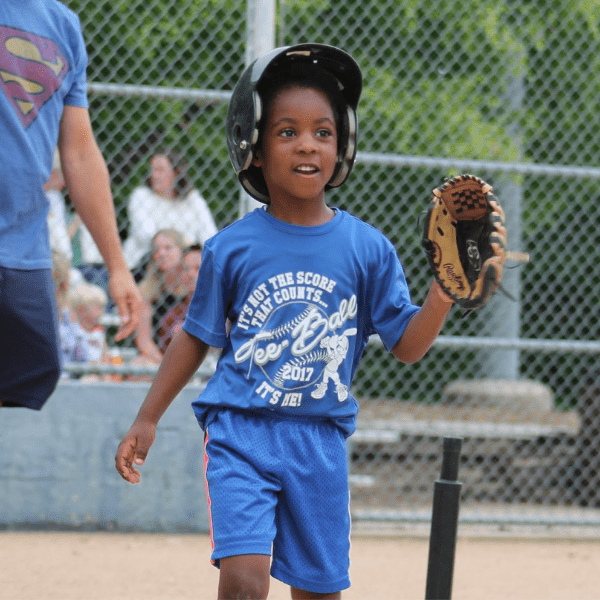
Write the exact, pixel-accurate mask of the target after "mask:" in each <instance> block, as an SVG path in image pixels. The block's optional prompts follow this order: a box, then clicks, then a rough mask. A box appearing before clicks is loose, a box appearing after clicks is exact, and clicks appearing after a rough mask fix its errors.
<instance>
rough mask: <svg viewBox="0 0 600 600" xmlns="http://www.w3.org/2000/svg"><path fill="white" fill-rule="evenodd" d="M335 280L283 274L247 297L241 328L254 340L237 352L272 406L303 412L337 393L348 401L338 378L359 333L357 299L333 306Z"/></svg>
mask: <svg viewBox="0 0 600 600" xmlns="http://www.w3.org/2000/svg"><path fill="white" fill-rule="evenodd" d="M336 285H337V283H336V281H334V280H332V279H330V278H328V277H326V276H325V275H320V274H317V273H311V272H305V271H298V272H296V273H293V272H286V273H280V274H278V275H276V276H274V277H270V278H269V279H268V280H267V281H266V282H264V283H261V284H260V285H258V286H257V287H256V288H255V289H254V290H253V291H252V292H251V294H250V295H249V297H248V298H247V300H246V302H245V304H244V306H243V309H242V311H241V313H240V315H239V316H238V319H237V322H236V325H235V326H236V327H237V328H239V329H241V330H242V331H243V332H244V333H246V339H247V334H251V337H250V338H249V339H247V341H245V342H244V343H242V344H241V345H240V346H239V347H238V348H237V350H236V352H235V355H234V358H235V361H236V363H238V364H242V363H247V377H248V378H250V376H251V374H252V375H253V376H254V377H256V373H255V372H254V371H253V370H254V369H259V370H260V372H261V375H262V377H264V378H263V381H262V383H260V384H259V385H258V387H257V388H256V389H255V393H257V394H259V395H260V396H261V397H262V398H265V400H267V401H268V403H269V404H270V405H279V406H290V407H298V406H301V405H302V402H304V401H305V400H310V399H313V400H319V399H321V398H323V397H324V396H325V395H326V394H327V392H328V391H332V392H333V393H334V394H335V395H336V397H337V400H338V401H339V402H343V401H344V400H346V399H347V398H348V396H349V393H348V382H343V381H342V380H341V378H340V375H339V369H340V366H341V365H342V364H343V362H344V361H345V359H346V357H347V355H348V350H349V348H350V343H349V337H351V336H355V335H356V333H357V330H356V327H354V324H355V321H354V318H355V317H356V314H357V308H356V296H355V295H352V296H350V297H348V298H343V299H341V300H339V301H337V304H335V305H334V304H333V303H332V302H333V296H332V292H333V291H334V289H335V287H336Z"/></svg>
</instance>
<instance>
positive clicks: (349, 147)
mask: <svg viewBox="0 0 600 600" xmlns="http://www.w3.org/2000/svg"><path fill="white" fill-rule="evenodd" d="M343 128H344V131H343V132H340V135H342V136H343V138H344V143H343V144H342V147H341V148H340V150H341V152H340V155H339V156H338V164H337V166H336V168H335V171H334V172H333V175H332V177H331V179H330V180H329V183H328V184H327V186H326V189H331V188H336V187H339V186H340V185H342V183H344V181H346V179H348V175H350V171H352V167H353V166H354V160H355V159H356V150H357V147H356V136H357V133H358V119H357V118H356V112H355V111H354V110H353V109H352V108H351V107H350V106H347V107H346V115H345V117H344V125H343Z"/></svg>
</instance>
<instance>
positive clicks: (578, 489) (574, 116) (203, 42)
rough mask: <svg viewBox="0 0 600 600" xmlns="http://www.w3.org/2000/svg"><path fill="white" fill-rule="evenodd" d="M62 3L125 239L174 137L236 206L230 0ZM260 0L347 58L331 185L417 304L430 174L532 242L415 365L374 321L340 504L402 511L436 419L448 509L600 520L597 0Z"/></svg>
mask: <svg viewBox="0 0 600 600" xmlns="http://www.w3.org/2000/svg"><path fill="white" fill-rule="evenodd" d="M66 3H67V4H68V5H69V6H70V7H71V8H72V9H74V10H75V11H76V12H77V13H78V14H79V15H80V18H81V21H82V25H83V30H84V35H85V38H86V42H87V45H88V51H89V55H90V66H89V81H90V111H91V116H92V119H93V124H94V128H95V132H96V135H97V137H98V140H99V143H100V145H101V147H102V150H103V152H104V155H105V157H106V159H107V162H108V165H109V168H110V171H111V174H112V182H113V191H114V195H115V203H116V206H117V210H118V219H119V224H120V228H121V232H122V237H123V239H124V240H126V239H127V237H128V236H129V235H131V224H130V221H129V217H130V216H129V212H128V202H129V197H130V196H131V194H132V192H133V190H134V189H135V188H136V187H138V186H140V185H144V184H145V181H146V179H147V177H148V174H149V165H150V159H151V157H152V156H153V154H154V153H155V152H156V151H157V150H158V149H160V148H175V149H177V150H179V151H180V152H182V153H183V154H184V155H185V157H186V159H187V162H188V167H189V173H190V175H191V178H192V180H193V183H194V185H195V187H196V188H197V189H198V190H199V192H200V194H201V195H202V196H203V197H204V198H205V199H206V201H207V203H208V205H209V207H210V210H211V212H212V215H213V217H214V220H215V222H216V225H217V227H219V228H221V227H223V226H225V225H227V224H228V223H230V222H232V221H234V220H235V219H236V218H238V206H239V200H240V191H239V186H238V185H237V182H236V179H235V176H234V173H233V170H232V168H231V166H230V164H229V162H228V158H227V151H226V146H225V137H224V118H225V113H226V101H227V98H228V96H229V93H230V91H231V89H232V87H233V84H234V83H235V81H236V80H237V78H238V76H239V75H240V73H241V72H242V70H243V68H244V61H245V52H246V39H247V38H246V30H247V27H246V20H247V16H246V11H247V6H246V3H245V2H238V1H237V0H178V1H175V0H144V2H142V1H141V0H126V1H125V0H110V1H108V0H104V1H94V2H91V1H89V0H66ZM276 9H277V10H276V28H275V31H274V32H273V34H274V39H275V43H276V45H287V44H293V43H299V42H302V41H315V42H322V43H327V44H332V45H335V46H339V47H342V48H344V49H345V50H347V51H348V52H349V53H351V54H352V55H353V56H354V57H355V58H356V60H357V61H358V63H359V64H360V65H361V68H362V71H363V75H364V79H365V87H364V93H363V96H362V99H361V102H360V106H359V126H360V131H359V155H358V161H357V164H356V166H355V169H354V171H353V173H352V175H351V177H350V179H349V180H348V182H347V183H346V184H345V185H344V186H343V187H342V188H340V189H338V190H334V191H332V192H331V193H330V196H329V199H330V203H331V204H333V205H337V206H340V207H343V208H345V209H347V210H349V211H350V212H352V213H354V214H356V215H357V216H359V217H361V218H362V219H364V220H366V221H368V222H370V223H372V224H374V225H375V226H377V227H378V228H380V229H381V230H382V231H383V232H384V233H385V234H386V235H387V236H388V237H389V238H390V239H391V240H392V242H393V243H394V244H395V246H396V248H397V250H398V253H399V255H400V257H401V259H402V261H403V264H404V267H405V269H406V273H407V277H408V280H409V283H410V286H411V289H412V293H413V297H414V299H415V301H416V302H421V301H422V300H423V299H424V295H425V293H426V290H427V289H428V286H429V281H430V275H429V273H428V269H427V265H426V260H425V258H424V253H423V252H422V251H421V248H420V236H421V229H420V227H419V224H418V219H419V216H420V215H421V214H422V212H423V211H424V209H425V207H426V204H427V202H428V198H429V195H430V190H431V188H432V187H433V186H435V185H437V184H438V183H439V182H441V181H442V179H443V178H444V177H446V176H448V175H452V174H457V173H459V172H465V171H467V172H475V173H476V174H477V175H479V176H480V177H482V178H484V179H486V180H488V181H489V182H490V183H492V184H494V186H495V188H496V191H497V194H498V196H499V197H500V199H501V201H502V203H503V205H504V207H505V209H506V213H507V218H508V222H509V231H510V232H511V238H510V240H509V248H510V249H512V250H522V251H527V252H529V253H530V254H531V256H532V262H531V263H530V264H528V265H525V266H522V265H521V266H518V265H514V266H515V268H512V269H507V271H506V277H505V287H506V288H507V291H508V292H509V293H510V294H511V295H512V296H513V297H514V299H508V298H507V297H505V296H503V295H502V294H498V295H497V296H496V297H495V298H494V300H493V301H492V302H491V304H490V305H489V306H487V307H485V308H483V309H481V310H479V311H477V312H475V313H471V314H469V315H468V316H467V317H466V318H463V315H461V313H460V311H459V310H457V309H454V310H453V312H452V313H451V316H450V318H449V320H448V322H447V324H446V325H445V327H444V330H443V332H442V334H443V335H442V336H441V338H440V340H439V342H438V343H437V344H436V345H435V347H434V348H433V349H432V350H431V351H430V353H429V354H428V355H427V356H426V357H425V358H424V359H423V360H421V361H420V362H419V363H417V364H415V365H410V366H407V365H402V364H400V363H398V362H397V361H396V360H395V359H393V357H391V355H388V354H387V353H386V352H385V351H384V350H383V349H382V348H381V347H380V345H378V344H377V343H376V340H375V341H374V343H373V344H371V345H370V346H369V347H368V349H367V352H366V355H365V357H364V359H363V362H362V366H361V368H360V370H359V372H358V374H357V378H356V382H355V393H356V395H357V396H358V397H359V398H361V399H362V410H361V417H360V418H361V420H360V424H361V425H360V429H359V431H358V433H357V435H356V436H355V438H354V441H353V444H352V448H351V465H352V472H353V486H354V489H353V510H354V513H355V515H357V516H364V517H365V518H366V517H371V518H373V517H377V518H388V517H389V518H405V517H406V518H409V519H411V518H412V519H418V518H419V516H418V515H419V514H420V512H419V511H421V510H422V509H423V508H424V509H425V510H426V509H427V508H428V504H429V502H430V497H431V491H432V481H433V479H435V477H436V476H437V469H438V464H439V459H440V456H441V454H440V453H441V437H442V436H444V435H458V436H460V437H463V438H464V444H463V462H462V464H461V477H462V479H463V480H464V493H463V507H464V508H463V514H468V511H469V510H471V509H472V510H473V511H474V512H473V513H472V514H473V515H474V516H473V519H475V520H477V519H481V520H485V518H486V515H489V514H491V513H490V511H492V513H493V514H494V515H496V517H494V518H506V519H507V520H512V521H514V520H515V519H516V520H518V518H517V517H515V516H514V515H515V513H514V512H511V511H512V509H511V508H510V507H509V506H508V505H515V506H518V507H521V508H527V509H528V510H529V509H532V510H533V509H535V510H536V513H535V514H536V515H538V516H539V515H540V514H542V515H546V516H543V517H542V518H543V519H547V520H549V521H551V522H558V521H562V522H573V523H577V522H578V523H582V522H583V523H592V524H595V525H600V516H599V512H598V511H597V510H596V509H598V508H600V495H598V489H600V458H599V456H598V449H597V448H598V436H599V434H600V416H599V415H600V367H599V363H598V355H599V350H600V343H599V342H598V329H599V312H600V311H599V310H598V298H599V297H600V270H599V268H598V264H600V255H599V250H598V248H599V247H600V243H599V242H600V233H599V229H598V225H597V224H598V222H599V221H600V202H598V198H599V196H600V169H598V168H596V165H597V162H598V157H599V154H600V142H599V141H598V140H599V139H600V137H599V133H600V106H599V104H600V93H599V92H600V89H599V87H600V84H599V83H598V77H597V73H598V72H599V67H600V64H599V63H600V2H599V1H598V0H594V1H593V2H588V1H584V0H573V1H572V2H569V3H554V4H553V3H548V2H524V1H520V2H512V1H508V0H496V1H494V2H491V1H487V0H485V1H483V2H482V1H481V0H466V1H465V2H462V3H456V2H450V1H449V0H439V1H437V2H435V3H428V2H423V1H421V0H363V1H362V2H360V3H349V2H347V1H346V0H280V1H279V2H278V3H277V6H276ZM541 509H543V510H544V511H546V512H542V513H540V512H539V511H540V510H541ZM551 509H552V512H549V511H550V510H551ZM465 510H466V511H467V512H466V513H465V512H464V511H465ZM498 510H499V511H500V512H499V513H498ZM498 514H500V517H498ZM386 515H387V516H386ZM398 515H403V517H399V516H398ZM407 515H408V516H407Z"/></svg>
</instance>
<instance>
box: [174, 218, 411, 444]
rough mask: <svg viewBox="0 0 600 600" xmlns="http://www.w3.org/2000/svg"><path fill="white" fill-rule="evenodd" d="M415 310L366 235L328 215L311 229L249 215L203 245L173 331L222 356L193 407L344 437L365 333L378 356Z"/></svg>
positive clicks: (201, 412)
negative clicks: (190, 292)
mask: <svg viewBox="0 0 600 600" xmlns="http://www.w3.org/2000/svg"><path fill="white" fill-rule="evenodd" d="M418 310H419V308H418V307H417V306H415V305H413V304H412V303H411V299H410V293H409V289H408V286H407V283H406V278H405V276H404V271H403V268H402V265H401V264H400V261H399V260H398V256H397V254H396V251H395V248H394V247H393V245H392V244H391V242H390V241H389V240H388V239H387V238H386V237H385V236H384V235H383V234H382V233H381V232H380V231H378V230H377V229H375V228H374V227H372V226H371V225H368V224H366V223H364V222H363V221H361V220H359V219H357V218H356V217H353V216H351V215H350V214H348V213H347V212H344V211H342V210H338V209H336V214H335V216H334V218H333V219H332V220H331V221H329V222H327V223H325V224H323V225H319V226H316V227H302V226H298V225H291V224H289V223H285V222H283V221H280V220H278V219H276V218H275V217H273V216H272V215H270V214H269V213H267V211H265V210H264V209H262V208H258V209H256V210H254V211H253V212H251V213H249V214H247V215H246V216H245V217H244V218H243V219H241V220H239V221H237V222H236V223H234V224H232V225H230V226H229V227H226V228H225V229H223V230H221V231H220V232H219V233H217V234H216V235H215V236H214V237H212V238H211V239H210V240H209V241H208V242H207V243H206V245H205V247H204V252H203V255H202V266H201V268H200V274H199V277H198V283H197V285H196V290H195V293H194V296H193V298H192V302H191V304H190V307H189V309H188V313H187V317H186V321H185V323H184V325H183V327H184V329H185V330H186V331H187V332H188V333H190V334H191V335H194V336H196V337H197V338H199V339H201V340H203V341H204V342H206V343H207V344H209V345H211V346H216V347H220V348H223V352H222V355H221V357H220V359H219V363H218V366H217V369H216V372H215V374H214V375H213V376H212V378H211V379H210V380H209V382H208V384H207V386H206V389H205V390H204V391H203V392H202V394H201V395H200V396H199V398H198V399H197V400H196V401H195V402H194V410H195V412H196V416H197V417H198V420H199V422H200V424H201V425H202V426H203V425H204V419H205V417H206V411H207V409H210V407H213V406H226V407H234V408H238V409H243V410H253V411H264V410H266V411H274V412H277V413H282V414H285V415H292V416H293V415H296V416H303V417H307V416H308V417H321V418H328V419H332V420H334V421H336V422H337V423H338V424H340V426H342V427H343V429H344V430H345V432H346V433H347V434H350V433H352V432H353V430H354V428H355V421H356V415H357V412H358V405H357V403H356V401H355V399H354V398H353V397H352V394H351V393H350V385H351V383H352V380H353V378H354V374H355V372H356V368H357V366H358V363H359V360H360V358H361V356H362V354H363V351H364V349H365V346H366V344H367V341H368V339H369V336H371V335H372V334H374V333H378V334H379V336H380V337H381V339H382V341H383V343H384V345H385V347H386V348H387V349H388V350H389V349H391V348H392V347H393V346H394V345H395V344H396V342H398V340H399V339H400V337H401V336H402V334H403V332H404V329H405V328H406V325H407V324H408V322H409V320H410V319H411V318H412V317H413V315H414V314H415V313H416V312H417V311H418Z"/></svg>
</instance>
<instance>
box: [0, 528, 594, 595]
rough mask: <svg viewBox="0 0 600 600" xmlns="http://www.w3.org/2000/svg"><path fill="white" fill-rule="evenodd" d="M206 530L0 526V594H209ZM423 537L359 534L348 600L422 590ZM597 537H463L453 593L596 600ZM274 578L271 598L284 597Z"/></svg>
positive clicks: (212, 574) (213, 578)
mask: <svg viewBox="0 0 600 600" xmlns="http://www.w3.org/2000/svg"><path fill="white" fill-rule="evenodd" d="M209 553H210V542H209V539H208V537H207V536H205V535H170V534H123V533H71V532H69V533H65V532H7V531H5V532H0V599H1V600H125V599H127V600H171V599H178V600H187V599H190V600H191V599H194V600H205V599H207V600H208V599H213V598H215V596H216V589H217V580H218V571H217V569H215V568H214V567H212V566H211V565H210V563H209ZM428 553H429V541H428V539H427V537H426V536H421V537H408V536H397V535H377V536H375V535H373V534H369V533H362V534H361V533H355V534H354V535H353V540H352V554H351V560H352V567H351V578H352V587H351V588H350V589H349V590H346V591H345V592H344V593H343V595H342V596H343V598H344V600H388V599H394V600H405V599H410V600H412V599H418V598H424V597H425V587H426V577H427V560H428ZM599 564H600V541H599V540H590V539H575V538H573V539H562V540H558V539H534V538H498V539H489V538H481V537H478V538H461V537H460V536H459V539H458V542H457V546H456V558H455V570H454V583H453V594H452V598H453V599H454V600H470V599H472V600H484V599H485V600H495V599H498V600H500V599H502V600H507V599H509V600H537V599H540V600H541V599H544V600H554V599H555V600H593V599H597V598H600V570H599V569H598V565H599ZM289 597H290V596H289V591H288V588H287V586H285V585H283V584H281V583H280V582H278V581H275V580H272V582H271V593H270V595H269V598H270V600H283V599H288V598H289Z"/></svg>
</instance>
